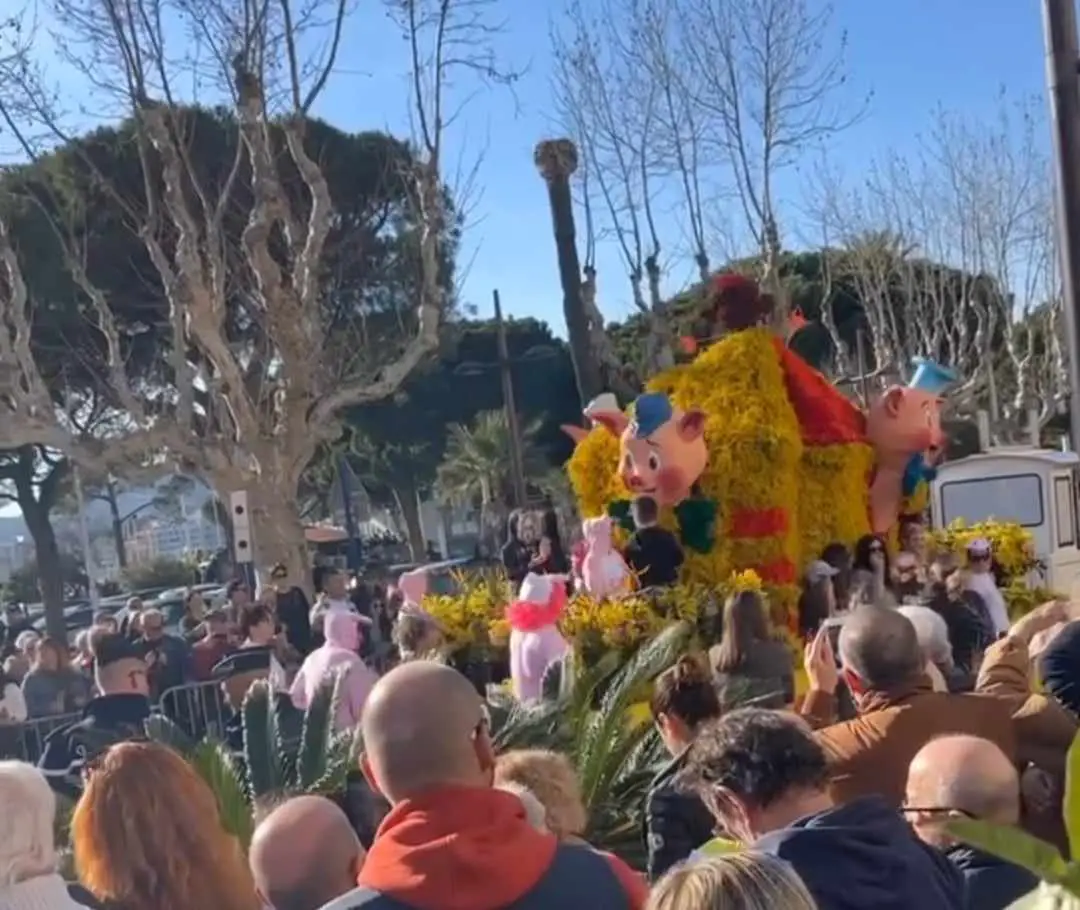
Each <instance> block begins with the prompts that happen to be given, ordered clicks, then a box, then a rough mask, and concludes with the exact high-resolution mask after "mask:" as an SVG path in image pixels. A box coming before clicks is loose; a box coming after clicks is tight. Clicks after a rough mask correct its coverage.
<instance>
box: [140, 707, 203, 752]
mask: <svg viewBox="0 0 1080 910" xmlns="http://www.w3.org/2000/svg"><path fill="white" fill-rule="evenodd" d="M145 730H146V735H147V737H148V738H149V739H151V740H152V741H153V742H156V743H160V744H161V745H163V746H168V747H169V748H170V749H172V750H173V751H174V752H178V753H180V754H181V755H183V756H184V757H187V756H188V755H190V754H191V750H192V749H194V748H195V740H193V739H192V738H191V737H190V736H188V734H187V733H186V732H185V731H184V730H182V729H181V728H180V725H179V724H177V723H175V722H174V721H173V720H171V719H170V718H168V717H166V716H165V715H164V714H151V715H150V716H149V717H148V718H147V719H146V721H145Z"/></svg>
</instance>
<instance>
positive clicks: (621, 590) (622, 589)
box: [581, 515, 630, 599]
mask: <svg viewBox="0 0 1080 910" xmlns="http://www.w3.org/2000/svg"><path fill="white" fill-rule="evenodd" d="M612 527H613V523H612V521H611V519H610V518H608V517H607V516H606V515H603V516H601V517H599V518H586V519H585V521H583V522H582V524H581V528H582V531H583V532H584V534H585V541H586V543H587V544H588V547H589V548H588V551H587V552H586V553H585V558H584V559H583V560H582V561H581V580H582V583H583V584H584V585H585V590H586V591H588V592H589V593H590V594H591V595H592V596H593V597H595V598H597V599H603V598H605V597H612V596H614V595H617V594H625V593H627V592H628V591H629V590H630V570H629V569H628V568H627V566H626V562H625V561H624V560H623V558H622V556H621V555H619V552H618V551H617V550H616V549H615V548H614V547H613V546H612V545H611V530H612Z"/></svg>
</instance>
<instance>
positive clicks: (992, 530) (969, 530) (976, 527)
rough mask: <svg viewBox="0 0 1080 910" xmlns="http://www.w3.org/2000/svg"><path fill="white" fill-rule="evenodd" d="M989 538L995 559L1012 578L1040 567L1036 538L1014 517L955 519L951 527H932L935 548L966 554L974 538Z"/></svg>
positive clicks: (1020, 578)
mask: <svg viewBox="0 0 1080 910" xmlns="http://www.w3.org/2000/svg"><path fill="white" fill-rule="evenodd" d="M980 538H981V539H983V540H986V541H989V543H990V547H991V549H992V551H993V553H994V559H995V560H996V561H997V563H998V565H999V566H1001V569H1002V571H1003V572H1004V573H1005V574H1006V575H1007V576H1008V578H1009V579H1010V580H1015V581H1020V580H1023V578H1024V577H1025V576H1026V575H1028V573H1030V572H1033V571H1034V570H1036V569H1038V568H1039V560H1038V559H1037V558H1036V556H1035V539H1034V538H1033V537H1032V536H1031V532H1030V531H1029V530H1028V529H1027V528H1025V527H1023V526H1022V525H1019V524H1017V523H1016V522H1014V521H994V520H990V521H980V522H978V523H976V524H971V525H969V524H965V523H964V522H963V521H954V522H953V523H952V524H950V525H949V526H948V527H945V528H940V529H938V530H935V531H931V532H930V535H929V543H930V547H931V548H932V549H933V550H937V551H945V552H949V553H957V554H962V553H964V551H965V550H967V548H968V546H969V545H970V544H971V542H972V541H974V540H978V539H980Z"/></svg>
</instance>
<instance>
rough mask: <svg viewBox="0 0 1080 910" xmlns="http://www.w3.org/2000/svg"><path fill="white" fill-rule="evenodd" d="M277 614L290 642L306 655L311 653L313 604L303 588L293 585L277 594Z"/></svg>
mask: <svg viewBox="0 0 1080 910" xmlns="http://www.w3.org/2000/svg"><path fill="white" fill-rule="evenodd" d="M277 615H278V619H279V620H280V622H281V624H282V625H283V626H284V627H285V637H286V638H287V639H288V640H289V644H290V645H292V646H293V647H294V648H296V650H297V651H299V652H300V653H301V654H302V655H303V656H304V657H307V656H308V654H310V653H311V650H312V645H311V604H309V603H308V599H307V595H305V594H304V591H303V589H301V588H297V587H292V588H289V590H288V591H282V592H281V593H280V594H278V596H277Z"/></svg>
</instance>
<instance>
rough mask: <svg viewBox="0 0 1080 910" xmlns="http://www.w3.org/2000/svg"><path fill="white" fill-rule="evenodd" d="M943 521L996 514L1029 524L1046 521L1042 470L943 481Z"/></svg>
mask: <svg viewBox="0 0 1080 910" xmlns="http://www.w3.org/2000/svg"><path fill="white" fill-rule="evenodd" d="M941 512H942V515H941V518H942V524H945V525H948V524H951V523H952V522H954V521H956V520H957V519H961V520H962V521H963V522H964V523H965V524H969V525H971V524H975V523H977V522H980V521H987V520H989V519H991V518H996V519H998V520H999V521H1015V522H1017V523H1018V524H1021V525H1023V526H1024V527H1025V528H1037V527H1039V525H1041V524H1042V523H1043V520H1044V518H1043V493H1042V480H1041V479H1040V478H1039V475H1038V474H1010V475H1007V476H1004V477H978V478H975V479H973V480H950V481H946V482H945V483H943V484H942V485H941Z"/></svg>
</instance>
